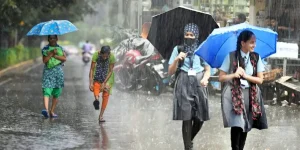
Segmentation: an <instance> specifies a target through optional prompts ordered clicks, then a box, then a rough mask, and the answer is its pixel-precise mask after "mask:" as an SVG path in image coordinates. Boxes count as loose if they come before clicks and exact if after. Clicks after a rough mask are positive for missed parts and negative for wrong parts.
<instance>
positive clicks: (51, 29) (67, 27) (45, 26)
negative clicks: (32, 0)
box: [27, 20, 78, 36]
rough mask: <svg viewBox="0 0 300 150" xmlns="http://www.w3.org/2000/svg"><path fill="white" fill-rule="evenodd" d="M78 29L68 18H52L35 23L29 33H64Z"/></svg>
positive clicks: (28, 34) (41, 34)
mask: <svg viewBox="0 0 300 150" xmlns="http://www.w3.org/2000/svg"><path fill="white" fill-rule="evenodd" d="M77 30H78V29H77V28H76V27H75V25H73V24H72V23H71V22H70V21H68V20H51V21H47V22H41V23H39V24H37V25H35V26H34V27H33V28H32V29H31V30H30V31H29V32H28V33H27V36H30V35H40V36H43V35H62V34H66V33H70V32H74V31H77Z"/></svg>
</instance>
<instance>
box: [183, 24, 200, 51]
mask: <svg viewBox="0 0 300 150" xmlns="http://www.w3.org/2000/svg"><path fill="white" fill-rule="evenodd" d="M198 38H199V28H198V26H197V25H196V24H194V23H189V24H187V25H185V27H184V50H185V51H186V52H187V53H188V55H190V54H193V53H194V51H195V50H196V49H197V48H198V46H199V41H198Z"/></svg>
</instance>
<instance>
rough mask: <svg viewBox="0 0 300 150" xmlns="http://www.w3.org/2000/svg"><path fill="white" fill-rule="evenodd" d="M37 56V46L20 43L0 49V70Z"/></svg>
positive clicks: (39, 52) (39, 54)
mask: <svg viewBox="0 0 300 150" xmlns="http://www.w3.org/2000/svg"><path fill="white" fill-rule="evenodd" d="M39 56H41V50H40V49H39V48H26V47H24V46H23V45H21V44H19V45H17V46H15V47H13V48H9V49H0V70H1V69H4V68H6V67H9V66H11V65H15V64H17V63H20V62H23V61H26V60H30V59H35V58H37V57H39Z"/></svg>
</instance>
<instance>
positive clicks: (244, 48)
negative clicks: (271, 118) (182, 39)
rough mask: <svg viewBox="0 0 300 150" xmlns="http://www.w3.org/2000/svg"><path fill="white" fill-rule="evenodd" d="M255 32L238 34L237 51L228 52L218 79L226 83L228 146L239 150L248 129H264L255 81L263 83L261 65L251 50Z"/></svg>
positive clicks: (262, 110)
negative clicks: (229, 133) (229, 144)
mask: <svg viewBox="0 0 300 150" xmlns="http://www.w3.org/2000/svg"><path fill="white" fill-rule="evenodd" d="M255 45H256V38H255V35H254V34H253V33H252V32H251V31H248V30H245V31H243V32H241V33H240V35H239V37H238V41H237V48H236V51H234V52H231V53H230V54H228V55H227V56H226V58H225V60H224V62H223V64H222V66H221V68H220V74H219V80H220V81H221V82H225V86H224V89H223V92H222V114H223V122H224V127H231V147H232V149H233V150H242V149H244V145H245V142H246V137H247V133H248V132H249V131H250V130H251V128H257V129H266V128H268V125H267V118H266V113H265V108H264V104H263V100H262V96H261V92H260V90H259V88H258V86H257V84H262V82H263V71H264V65H263V63H262V61H261V58H260V56H259V55H258V54H257V53H255V52H254V48H255Z"/></svg>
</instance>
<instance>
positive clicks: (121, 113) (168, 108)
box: [0, 56, 300, 150]
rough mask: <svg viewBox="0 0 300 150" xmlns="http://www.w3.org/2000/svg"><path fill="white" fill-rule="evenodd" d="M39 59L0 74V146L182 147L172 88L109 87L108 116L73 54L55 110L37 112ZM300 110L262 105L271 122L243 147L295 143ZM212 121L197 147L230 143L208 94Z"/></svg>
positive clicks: (224, 147) (225, 148) (258, 149)
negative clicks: (157, 92) (48, 114)
mask: <svg viewBox="0 0 300 150" xmlns="http://www.w3.org/2000/svg"><path fill="white" fill-rule="evenodd" d="M42 67H43V66H42V65H37V67H34V68H32V69H31V70H28V69H23V70H21V71H20V72H17V73H14V74H10V75H9V76H4V77H2V78H0V95H1V97H0V116H1V120H0V149H39V150H40V149H103V150H106V149H107V150H182V149H183V142H182V136H181V125H182V124H181V122H180V121H172V95H171V94H170V93H165V94H163V95H161V96H160V97H153V96H151V95H148V94H144V93H142V92H138V93H124V92H120V91H117V90H114V91H113V95H112V96H111V98H110V101H109V104H108V107H107V110H106V112H105V114H104V117H105V119H106V122H105V123H103V124H101V125H99V124H98V115H99V111H95V110H94V108H93V105H92V102H93V94H92V93H91V92H89V90H88V72H89V66H84V65H83V64H82V62H81V61H80V58H79V57H76V56H71V57H70V58H69V59H68V62H67V63H66V65H65V67H64V71H65V88H64V90H63V95H62V97H61V98H60V101H59V104H58V107H57V109H56V113H57V114H58V115H59V118H58V119H55V120H50V119H43V117H42V116H41V114H40V112H41V109H42V107H43V101H42V92H41V82H40V81H41V75H42ZM299 110H300V109H299V108H297V107H278V106H269V107H267V113H268V115H267V116H268V121H269V129H268V130H263V131H258V130H252V131H251V132H250V133H249V134H248V139H247V141H246V146H245V149H246V150H265V149H268V150H285V149H286V150H287V149H288V150H297V149H300V148H299V147H300V143H299V140H300V111H299ZM210 111H211V113H210V115H211V120H210V121H208V122H206V123H205V124H204V126H203V128H202V130H201V131H200V133H199V134H198V135H197V137H196V138H195V141H194V149H195V150H230V135H229V133H230V132H229V131H230V130H229V129H224V128H223V124H222V118H221V111H220V97H211V99H210Z"/></svg>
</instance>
